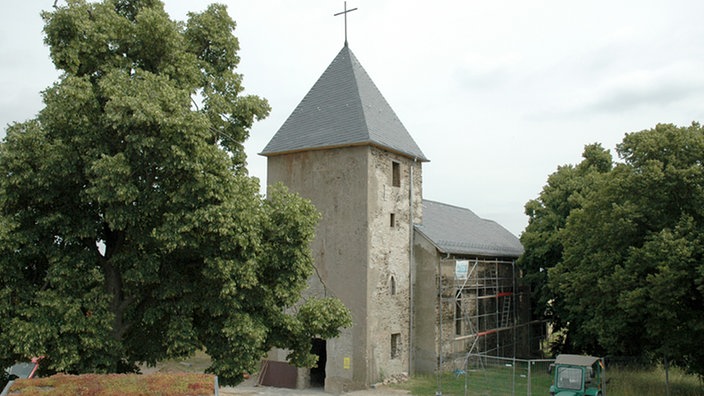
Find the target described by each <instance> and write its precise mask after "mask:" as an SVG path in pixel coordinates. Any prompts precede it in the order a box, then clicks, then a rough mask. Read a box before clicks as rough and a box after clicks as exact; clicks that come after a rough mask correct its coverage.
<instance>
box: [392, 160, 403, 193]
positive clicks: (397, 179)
mask: <svg viewBox="0 0 704 396" xmlns="http://www.w3.org/2000/svg"><path fill="white" fill-rule="evenodd" d="M391 185H392V186H394V187H401V164H400V163H398V162H396V161H391Z"/></svg>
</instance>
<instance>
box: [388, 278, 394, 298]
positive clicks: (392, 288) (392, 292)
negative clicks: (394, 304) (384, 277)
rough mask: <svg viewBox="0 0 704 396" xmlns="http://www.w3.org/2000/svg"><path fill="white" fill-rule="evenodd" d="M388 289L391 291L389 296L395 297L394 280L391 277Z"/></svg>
mask: <svg viewBox="0 0 704 396" xmlns="http://www.w3.org/2000/svg"><path fill="white" fill-rule="evenodd" d="M389 283H390V285H389V289H391V295H392V296H395V295H396V278H395V277H394V276H393V275H391V280H390V281H389Z"/></svg>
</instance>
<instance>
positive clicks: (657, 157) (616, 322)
mask: <svg viewBox="0 0 704 396" xmlns="http://www.w3.org/2000/svg"><path fill="white" fill-rule="evenodd" d="M617 152H618V154H619V156H620V158H621V159H622V160H623V162H622V163H619V164H617V165H616V166H615V167H614V168H613V169H612V170H611V171H610V172H608V173H605V174H603V175H602V176H601V177H600V178H599V180H598V181H597V182H596V183H595V185H594V188H593V189H591V190H590V192H589V194H588V195H586V196H585V199H584V200H583V201H582V207H581V208H578V209H575V210H573V211H572V212H571V213H570V215H569V217H568V219H567V223H566V226H565V228H564V230H563V233H562V236H561V241H562V246H563V247H564V252H563V255H562V260H561V261H560V262H559V263H558V264H557V265H556V266H555V267H554V268H553V269H551V270H550V271H549V283H550V288H551V290H552V291H553V292H554V293H555V300H554V301H555V304H556V305H557V306H559V310H560V314H561V320H562V321H563V323H569V324H570V326H569V329H570V337H571V342H572V346H573V347H575V348H577V349H581V350H585V351H594V350H597V349H601V350H603V351H605V352H608V353H611V354H622V355H632V356H644V357H650V358H656V359H663V360H664V359H668V360H669V361H671V362H673V363H675V364H678V365H681V366H684V367H686V368H687V369H689V370H690V371H692V372H695V373H698V374H699V375H702V374H704V352H702V348H701V347H698V345H699V346H701V345H702V344H703V343H704V167H703V166H702V158H704V130H702V128H701V126H700V125H699V124H697V123H693V124H692V125H691V126H689V127H676V126H674V125H670V124H659V125H657V126H656V127H655V128H653V129H650V130H645V131H641V132H637V133H631V134H627V135H626V137H625V138H624V140H623V142H622V143H621V144H619V145H618V146H617Z"/></svg>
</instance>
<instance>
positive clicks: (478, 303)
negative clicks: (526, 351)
mask: <svg viewBox="0 0 704 396" xmlns="http://www.w3.org/2000/svg"><path fill="white" fill-rule="evenodd" d="M439 269H440V271H439V274H438V276H439V277H440V278H439V279H438V284H439V285H440V293H439V300H440V301H439V303H440V306H441V307H442V309H441V310H440V312H441V314H440V320H439V324H438V326H439V330H440V331H439V334H440V340H439V347H440V351H441V362H440V364H441V365H443V362H442V361H443V360H444V362H445V363H446V364H451V365H452V366H451V367H454V368H455V369H460V370H461V369H462V368H463V367H465V364H466V362H465V359H466V357H467V356H469V355H486V356H500V357H516V355H517V346H518V344H519V342H518V338H519V337H518V334H517V333H518V332H517V327H518V326H519V325H520V322H521V320H520V317H521V315H520V314H519V312H517V310H518V309H519V308H520V307H519V305H520V304H521V303H522V301H524V300H523V297H524V296H523V295H522V294H523V292H522V291H521V290H522V288H518V287H517V284H516V281H517V276H516V275H517V274H516V264H515V260H502V259H481V258H471V259H462V260H455V259H449V258H448V259H445V260H441V262H440V268H439ZM446 368H450V367H447V366H446Z"/></svg>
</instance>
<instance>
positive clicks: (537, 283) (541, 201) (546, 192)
mask: <svg viewBox="0 0 704 396" xmlns="http://www.w3.org/2000/svg"><path fill="white" fill-rule="evenodd" d="M582 158H583V160H582V162H580V163H579V164H578V165H576V166H573V165H565V166H560V167H558V169H557V171H556V172H555V173H553V174H551V175H550V176H548V181H547V184H546V185H545V187H543V190H542V191H541V192H540V195H539V196H538V198H536V199H533V200H530V201H529V202H528V203H526V205H525V211H526V215H527V216H528V226H527V227H526V229H525V231H524V232H523V233H522V234H521V243H522V244H523V246H524V247H525V253H524V254H523V255H522V256H521V257H520V258H519V260H518V265H519V267H520V268H521V269H522V270H523V271H524V273H525V276H524V278H523V280H524V282H526V283H527V284H528V285H529V286H530V289H531V303H532V306H533V317H534V318H535V319H538V320H549V321H552V322H553V325H555V326H556V327H557V328H562V327H565V326H567V325H568V323H562V321H561V316H560V315H559V313H556V312H555V309H556V308H558V307H557V306H556V305H555V304H553V303H552V302H553V300H554V298H555V295H554V293H553V292H552V291H551V290H550V289H549V288H548V270H549V269H550V268H552V267H554V266H555V265H557V264H558V263H559V262H560V261H561V260H562V254H563V251H564V246H563V240H562V238H563V230H564V228H565V225H566V223H567V218H568V217H569V215H570V213H571V212H572V210H573V209H576V208H581V207H582V205H583V201H584V196H585V195H586V194H587V193H588V192H589V191H590V189H591V188H592V187H593V185H594V183H595V180H596V179H597V178H598V177H599V175H601V174H603V173H605V172H608V171H610V170H611V167H612V158H611V154H610V153H609V152H608V150H605V149H604V148H602V146H601V145H599V144H591V145H587V146H585V148H584V152H583V154H582Z"/></svg>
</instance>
